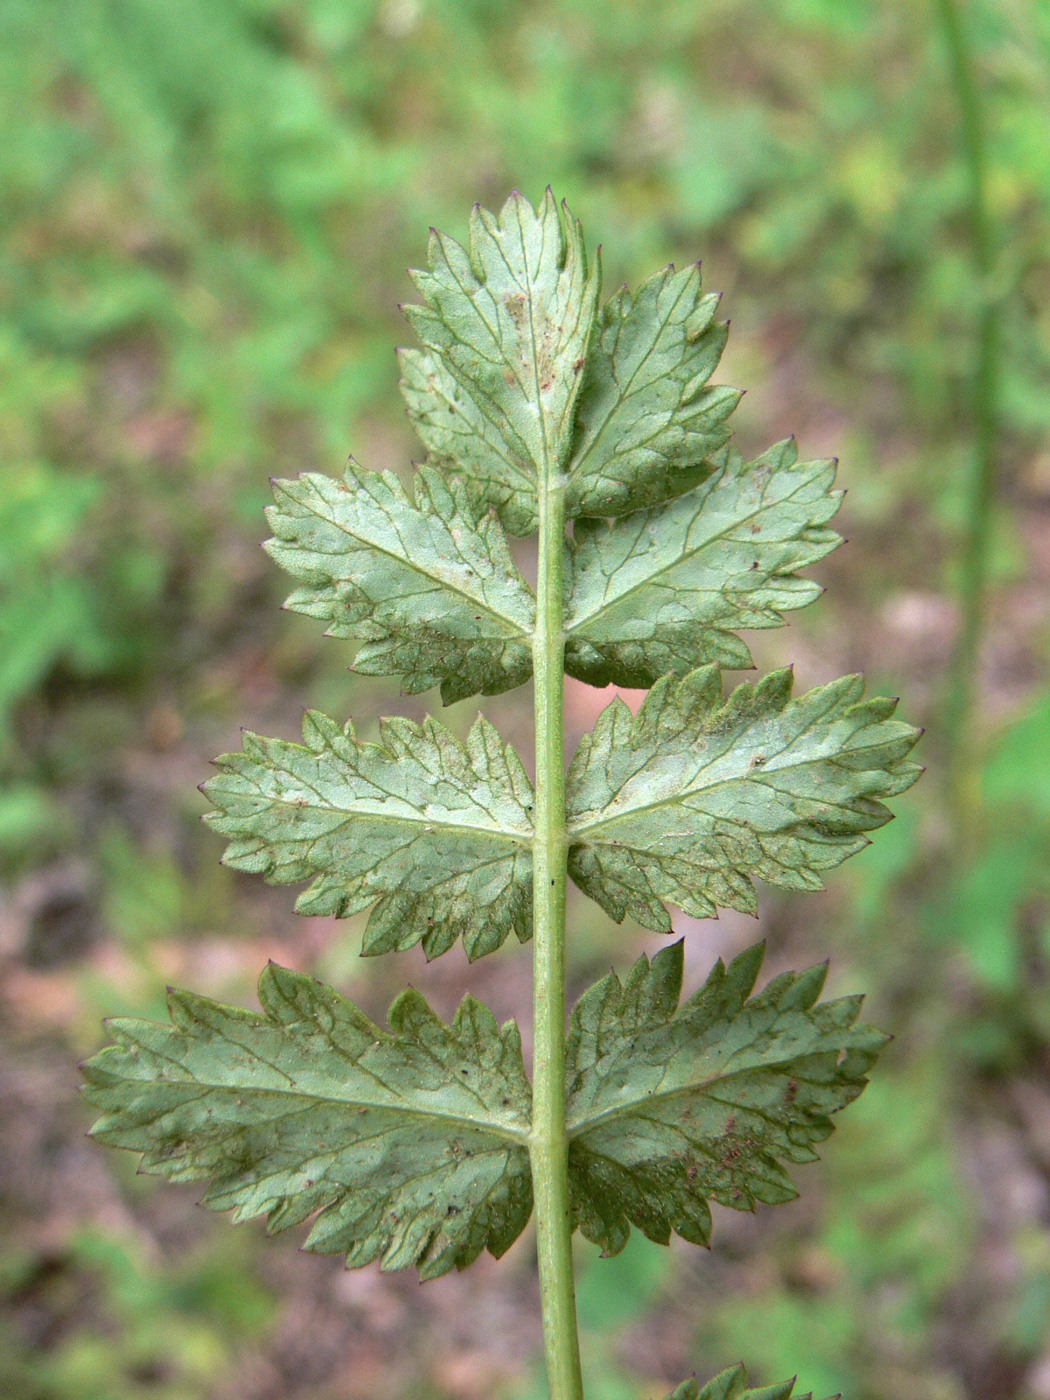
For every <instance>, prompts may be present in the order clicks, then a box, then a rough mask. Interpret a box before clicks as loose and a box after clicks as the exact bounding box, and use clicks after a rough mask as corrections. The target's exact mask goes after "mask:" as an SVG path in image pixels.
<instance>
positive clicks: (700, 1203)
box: [567, 942, 888, 1254]
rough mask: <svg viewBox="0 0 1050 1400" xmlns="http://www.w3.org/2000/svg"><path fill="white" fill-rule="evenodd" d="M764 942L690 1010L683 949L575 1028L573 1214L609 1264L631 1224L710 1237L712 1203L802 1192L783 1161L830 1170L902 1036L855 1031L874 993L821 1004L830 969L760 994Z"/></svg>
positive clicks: (577, 1016) (607, 991)
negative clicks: (827, 1143) (871, 1076)
mask: <svg viewBox="0 0 1050 1400" xmlns="http://www.w3.org/2000/svg"><path fill="white" fill-rule="evenodd" d="M763 951H764V950H763V946H762V945H761V944H758V945H756V946H755V947H753V948H749V949H748V950H747V951H746V952H744V953H741V955H740V956H739V957H738V958H735V959H734V961H733V962H732V963H731V964H730V965H729V967H728V968H726V967H725V966H723V964H722V962H721V961H719V962H718V963H716V965H715V968H714V971H713V972H712V973H711V975H710V977H709V978H708V979H707V982H706V983H705V984H704V986H703V987H702V988H701V989H700V990H699V991H698V992H696V993H695V995H693V996H692V997H690V998H689V1000H688V1001H686V1002H685V1003H684V1004H683V1005H681V1006H679V1004H678V999H679V994H680V992H681V986H682V943H681V942H678V943H676V944H674V945H673V946H672V947H670V948H665V949H663V950H662V951H661V952H660V953H658V954H657V955H656V957H655V958H653V960H652V963H651V964H650V962H649V960H648V958H646V957H644V956H643V957H641V958H640V959H639V960H638V962H637V963H635V965H634V968H633V969H632V971H631V973H630V976H629V977H628V979H627V981H626V983H623V984H621V982H620V980H619V978H618V977H617V976H616V974H615V973H610V974H609V976H608V977H606V978H604V979H603V980H602V981H601V982H599V983H598V984H597V985H596V986H594V987H592V988H591V989H590V990H589V991H587V992H585V993H584V995H583V996H582V997H581V998H580V1000H579V1001H578V1002H577V1004H576V1006H575V1007H574V1009H573V1013H572V1018H571V1022H570V1027H569V1044H568V1068H567V1084H568V1109H567V1112H568V1133H569V1174H570V1189H571V1193H572V1208H573V1213H574V1218H575V1221H576V1223H577V1224H578V1226H579V1228H580V1229H581V1230H582V1232H583V1234H584V1235H585V1236H586V1237H587V1239H589V1240H592V1241H593V1242H594V1243H596V1244H599V1245H601V1246H602V1249H603V1250H604V1251H605V1252H606V1253H607V1254H613V1253H616V1252H617V1251H618V1250H620V1249H622V1248H623V1246H624V1245H625V1244H626V1242H627V1239H628V1237H629V1235H630V1232H631V1231H630V1227H631V1225H634V1226H636V1227H637V1228H638V1229H639V1230H641V1231H642V1232H643V1234H645V1235H646V1236H647V1237H648V1238H649V1239H651V1240H655V1241H657V1242H658V1243H660V1244H666V1243H667V1242H668V1240H669V1239H670V1237H671V1234H672V1232H674V1233H675V1234H678V1235H681V1236H682V1238H683V1239H687V1240H691V1241H692V1242H693V1243H694V1244H701V1245H707V1244H708V1243H709V1242H710V1237H711V1213H710V1209H709V1207H708V1201H709V1200H715V1201H718V1202H720V1203H721V1204H722V1205H725V1206H732V1207H733V1208H734V1209H737V1210H754V1209H755V1205H756V1203H758V1202H764V1203H766V1204H770V1205H775V1204H777V1203H779V1202H782V1201H789V1200H792V1199H794V1197H795V1195H796V1194H797V1193H796V1191H795V1188H794V1186H793V1184H792V1181H791V1178H790V1177H789V1175H788V1173H787V1171H786V1170H785V1167H784V1165H783V1163H785V1162H788V1163H798V1162H812V1161H815V1160H816V1156H817V1154H816V1152H815V1151H814V1150H813V1144H814V1143H818V1142H823V1140H824V1139H825V1138H826V1137H828V1135H829V1134H830V1133H831V1131H832V1123H831V1119H830V1117H829V1115H830V1114H832V1113H837V1112H838V1111H839V1110H840V1109H842V1108H844V1107H845V1106H846V1105H847V1104H848V1103H851V1102H852V1101H853V1100H854V1099H855V1098H856V1097H857V1095H858V1094H859V1093H860V1092H861V1090H862V1089H863V1088H864V1085H865V1084H866V1083H867V1080H866V1079H865V1078H864V1076H865V1074H866V1073H867V1071H868V1070H869V1069H870V1068H871V1065H872V1064H873V1063H874V1060H875V1056H876V1054H877V1053H878V1051H879V1049H880V1048H881V1047H882V1045H884V1044H885V1042H886V1040H887V1039H888V1037H886V1036H884V1035H883V1034H882V1033H881V1032H880V1031H876V1030H874V1029H872V1028H871V1027H867V1026H857V1025H856V1024H855V1023H856V1020H857V1016H858V1014H859V1011H860V1003H861V998H860V997H844V998H841V999H839V1000H836V1001H825V1002H819V1003H818V1002H817V998H818V996H819V995H820V991H821V988H822V987H823V985H824V977H825V974H826V971H827V968H826V966H822V967H815V968H810V969H809V970H808V971H807V972H802V973H793V972H789V973H785V974H783V975H782V976H780V977H777V978H775V979H774V980H773V981H772V982H770V983H769V985H768V986H767V987H766V988H765V990H764V991H763V992H761V993H760V994H759V995H758V996H755V997H751V998H750V1000H749V999H748V998H749V997H750V993H751V991H752V988H753V987H754V984H755V978H756V976H757V975H758V969H759V967H760V965H761V962H762V954H763Z"/></svg>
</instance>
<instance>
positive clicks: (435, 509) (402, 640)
mask: <svg viewBox="0 0 1050 1400" xmlns="http://www.w3.org/2000/svg"><path fill="white" fill-rule="evenodd" d="M274 495H275V497H276V500H277V504H276V505H275V506H271V507H270V508H269V509H268V510H267V517H268V519H269V522H270V526H271V528H272V530H273V532H274V538H273V539H272V540H269V541H268V542H267V545H266V548H267V550H268V552H269V553H270V554H271V555H272V557H273V558H274V559H275V560H276V561H277V563H278V564H280V566H281V567H282V568H283V569H285V570H287V572H288V573H290V574H292V575H293V576H294V577H295V578H297V579H299V580H300V581H301V584H302V586H301V587H300V588H298V589H297V590H296V591H295V592H294V593H293V594H292V595H291V597H290V598H289V599H288V600H287V603H286V604H285V606H286V607H288V608H291V609H293V610H294V611H296V612H301V613H306V614H307V615H308V616H310V617H317V618H321V619H322V620H323V621H325V622H327V623H328V624H329V626H328V633H327V635H329V636H334V637H348V638H351V639H353V640H355V641H359V642H362V643H363V645H362V646H361V647H360V648H359V649H358V652H357V657H356V660H355V662H354V668H355V670H357V671H359V672H361V673H363V674H365V675H399V676H401V683H402V687H403V689H404V690H405V691H406V692H407V693H409V694H415V693H417V692H418V691H421V690H427V689H429V688H430V687H431V686H434V685H440V686H441V695H442V699H443V700H444V701H445V703H446V704H451V703H452V702H453V701H455V700H463V699H465V698H466V697H467V696H470V695H477V694H482V695H498V694H499V693H500V692H501V691H504V690H510V689H512V688H513V687H514V686H518V685H521V684H522V683H523V682H524V681H526V680H528V678H529V676H530V675H531V673H532V647H531V637H532V628H533V624H534V621H535V614H536V601H535V599H534V598H533V596H532V593H531V591H530V590H529V587H528V585H527V584H526V583H525V581H524V580H523V579H522V577H521V575H520V574H519V573H518V571H517V569H516V568H515V567H514V561H513V560H512V558H511V555H510V551H509V549H508V548H507V542H506V539H505V538H504V535H503V532H502V530H501V529H500V527H499V525H498V523H497V522H496V521H495V520H494V519H493V518H492V517H491V516H489V515H487V514H486V515H483V516H482V517H481V518H480V519H478V518H477V516H476V512H475V511H474V509H473V508H472V507H471V506H470V504H469V503H468V501H467V498H466V493H465V491H464V488H463V487H462V485H460V484H458V483H455V482H448V481H446V480H445V479H444V478H443V477H442V476H441V475H440V474H439V473H438V472H435V471H433V470H429V469H427V468H424V469H423V470H422V471H421V472H420V473H419V475H418V476H417V478H416V483H415V499H414V500H413V499H411V498H410V497H409V496H408V494H407V493H406V491H405V489H404V487H403V486H402V485H401V483H400V481H399V480H398V479H397V477H396V476H394V475H393V473H391V472H384V473H382V474H380V473H378V472H371V471H366V470H365V469H363V468H362V467H359V466H358V465H357V464H356V463H351V464H350V467H349V469H348V470H347V472H346V475H345V477H344V478H343V480H342V481H334V480H332V479H331V478H330V477H326V476H322V475H320V474H318V473H314V472H311V473H308V474H305V475H303V476H300V477H299V479H298V480H297V481H276V482H274Z"/></svg>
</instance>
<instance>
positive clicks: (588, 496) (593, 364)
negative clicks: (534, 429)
mask: <svg viewBox="0 0 1050 1400" xmlns="http://www.w3.org/2000/svg"><path fill="white" fill-rule="evenodd" d="M717 306H718V296H717V294H714V295H710V294H708V295H705V294H704V293H702V291H701V287H700V269H699V266H697V265H695V264H694V265H692V266H690V267H685V268H682V269H681V271H678V272H676V271H675V269H674V268H673V267H668V268H666V269H664V271H662V272H658V273H656V274H655V275H654V276H652V277H650V278H649V279H648V281H646V282H644V283H643V284H642V286H641V287H639V289H638V291H637V292H635V293H634V294H633V295H632V294H631V293H630V292H629V291H628V290H627V288H626V287H624V288H623V289H622V290H621V291H619V292H618V293H617V294H616V295H615V296H614V297H612V298H611V299H610V300H609V301H608V302H607V303H606V305H605V306H604V307H603V308H602V310H601V312H600V314H599V316H598V318H597V323H596V325H595V328H594V334H593V337H592V340H591V344H590V348H589V351H588V354H587V360H586V364H585V366H584V369H583V376H582V384H581V387H580V397H579V403H578V405H577V410H576V422H575V433H574V441H573V451H572V456H571V459H570V462H569V483H568V493H567V496H566V511H567V514H568V516H569V518H570V519H573V518H575V517H576V516H614V515H625V514H627V513H628V512H630V511H635V510H639V509H641V508H642V507H645V506H653V505H656V504H658V503H659V502H661V501H665V500H668V499H670V498H671V497H673V496H677V495H679V494H680V493H681V492H683V491H687V490H688V489H689V488H690V487H691V486H695V485H696V484H697V482H698V481H701V480H702V479H703V478H704V477H705V476H706V475H707V474H708V473H709V472H710V471H711V470H712V469H713V464H712V462H711V461H710V458H711V457H712V454H713V453H715V452H717V450H718V449H719V448H720V447H722V446H723V445H724V443H725V442H726V440H727V439H728V437H729V429H728V428H727V427H726V419H727V418H728V417H729V415H730V414H731V413H732V411H733V409H734V408H735V407H736V405H737V404H738V403H739V401H740V393H739V391H738V390H736V389H730V388H726V387H724V386H717V387H712V386H711V385H709V383H708V381H709V379H710V377H711V375H712V373H713V372H714V370H715V368H716V366H717V365H718V361H719V357H720V356H721V354H722V350H723V349H724V347H725V343H726V337H727V335H728V333H729V327H728V325H726V324H725V323H724V322H719V321H715V319H714V314H715V310H716V308H717Z"/></svg>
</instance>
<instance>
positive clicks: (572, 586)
mask: <svg viewBox="0 0 1050 1400" xmlns="http://www.w3.org/2000/svg"><path fill="white" fill-rule="evenodd" d="M722 456H723V458H724V460H723V464H722V465H721V466H720V467H719V468H718V469H717V470H716V471H715V473H714V475H712V476H711V477H709V478H708V480H707V481H705V482H704V483H703V485H701V486H698V487H697V488H696V489H695V490H693V491H690V492H689V493H688V494H686V495H684V496H680V497H678V499H677V500H674V501H671V502H669V503H668V504H666V505H663V506H660V507H658V508H656V509H654V510H647V511H636V512H635V513H634V514H633V515H628V516H625V517H624V518H622V519H620V520H611V521H607V520H602V521H593V520H580V521H577V522H576V527H575V538H574V542H573V545H572V549H571V556H570V557H571V561H572V564H571V574H570V581H569V585H568V592H569V604H568V617H567V620H566V649H565V669H566V671H567V672H568V673H569V675H571V676H576V677H577V678H578V679H579V680H584V681H589V682H590V683H591V684H592V685H610V684H612V685H625V686H640V687H646V688H647V687H649V686H651V685H653V684H654V683H655V682H656V680H657V679H658V678H659V677H660V676H662V675H665V674H666V673H667V672H669V671H670V672H673V673H674V674H675V675H678V676H681V675H684V674H685V673H686V672H687V671H691V670H692V669H693V668H694V667H696V666H701V665H705V664H708V663H712V662H713V663H716V664H718V665H720V666H728V667H732V668H734V669H739V668H746V667H749V666H751V665H752V660H751V653H750V651H749V650H748V648H747V646H746V645H745V643H744V642H742V641H741V640H740V638H739V637H737V636H736V635H735V633H734V632H732V631H730V630H729V629H731V628H738V627H756V628H757V627H779V626H780V625H781V623H782V622H783V619H782V617H781V615H780V613H781V611H782V610H787V609H791V608H801V607H805V605H806V604H807V603H810V602H812V601H813V599H814V598H816V597H817V596H818V595H819V594H820V592H821V589H820V586H819V585H818V584H815V583H812V582H810V580H809V579H802V578H799V577H798V575H797V572H796V571H797V570H799V569H804V568H806V567H807V566H808V565H810V564H814V563H816V562H817V560H818V559H823V557H824V556H825V555H826V554H829V553H830V552H831V551H832V550H833V549H834V548H835V547H836V546H837V545H838V544H840V543H841V539H840V537H839V536H838V535H837V534H836V533H835V532H834V530H830V529H828V528H826V526H827V522H828V521H829V520H830V519H831V517H832V516H833V515H834V514H835V512H836V511H837V510H838V508H839V503H840V499H841V493H840V492H836V491H832V489H831V487H832V483H833V481H834V479H835V463H834V462H832V461H818V462H799V461H798V460H797V457H798V452H797V450H796V447H795V444H794V441H793V440H791V439H788V440H787V441H785V442H780V443H777V444H776V446H775V447H771V448H770V449H769V450H768V451H767V452H764V453H763V454H762V456H761V457H758V458H756V460H755V461H753V462H747V463H745V462H744V461H743V460H742V459H741V457H740V454H739V453H738V452H735V451H729V452H726V453H724V454H722Z"/></svg>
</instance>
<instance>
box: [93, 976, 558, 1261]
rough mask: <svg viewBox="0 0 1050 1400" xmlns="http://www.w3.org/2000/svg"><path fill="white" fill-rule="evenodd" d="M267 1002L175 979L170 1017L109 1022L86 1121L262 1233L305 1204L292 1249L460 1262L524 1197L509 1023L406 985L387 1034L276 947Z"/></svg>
mask: <svg viewBox="0 0 1050 1400" xmlns="http://www.w3.org/2000/svg"><path fill="white" fill-rule="evenodd" d="M259 1000H260V1002H261V1004H262V1007H263V1014H259V1013H257V1012H248V1011H242V1010H239V1009H237V1008H234V1007H229V1006H222V1005H220V1004H219V1003H217V1002H214V1001H209V1000H208V999H206V998H204V997H197V996H191V995H190V994H189V993H186V992H172V993H171V995H170V997H169V1010H170V1014H171V1019H172V1022H173V1024H172V1025H170V1026H169V1025H159V1024H156V1023H154V1022H151V1021H139V1020H117V1021H113V1022H110V1023H109V1029H110V1031H111V1032H112V1034H113V1036H114V1038H115V1040H116V1044H115V1045H112V1046H108V1047H107V1048H106V1049H104V1050H102V1051H101V1052H100V1053H99V1054H97V1055H96V1056H94V1058H93V1059H91V1060H89V1061H88V1062H87V1064H86V1065H85V1066H84V1073H85V1076H86V1078H87V1089H86V1094H87V1097H88V1099H89V1100H90V1101H91V1102H92V1103H94V1104H95V1105H97V1106H98V1107H99V1108H101V1109H102V1110H103V1111H104V1113H103V1117H102V1118H100V1119H99V1121H98V1122H97V1123H96V1125H95V1127H94V1129H93V1130H92V1131H93V1135H94V1136H95V1137H96V1138H98V1139H99V1141H101V1142H104V1143H108V1144H109V1145H110V1146H113V1147H124V1148H130V1149H132V1150H134V1151H137V1152H142V1153H143V1154H144V1156H143V1159H142V1169H143V1170H144V1171H147V1172H154V1173H158V1174H161V1175H163V1176H166V1177H168V1178H169V1179H170V1180H172V1181H180V1182H188V1181H201V1180H210V1181H211V1185H210V1186H209V1187H208V1190H207V1192H206V1193H205V1195H204V1198H203V1204H204V1205H206V1206H208V1207H209V1208H210V1209H212V1210H220V1211H223V1210H232V1211H233V1212H234V1220H235V1221H241V1220H248V1219H252V1218H254V1217H256V1216H261V1215H265V1216H267V1221H268V1229H269V1230H270V1231H271V1232H276V1231H279V1230H284V1229H287V1228H288V1227H289V1226H292V1225H298V1224H301V1223H302V1222H303V1221H305V1220H306V1219H307V1218H308V1217H310V1216H315V1217H316V1218H315V1219H314V1221H313V1224H312V1228H311V1230H310V1233H309V1236H308V1238H307V1240H306V1244H305V1248H307V1249H310V1250H314V1251H315V1252H317V1253H321V1254H340V1253H345V1254H346V1260H347V1266H348V1267H351V1268H355V1267H358V1266H360V1265H363V1264H368V1263H371V1262H372V1261H373V1260H376V1259H378V1260H379V1261H380V1262H381V1265H382V1267H383V1268H384V1269H399V1268H405V1267H407V1266H409V1265H412V1264H415V1265H416V1266H417V1267H418V1269H419V1272H420V1275H421V1276H422V1277H423V1278H434V1277H436V1276H437V1275H439V1274H443V1273H447V1272H448V1270H450V1269H452V1268H459V1269H462V1268H465V1267H466V1266H467V1265H468V1264H470V1263H471V1262H472V1261H473V1260H474V1259H476V1258H477V1257H478V1255H479V1254H480V1253H481V1252H482V1250H484V1249H488V1250H489V1251H490V1252H491V1253H493V1254H495V1255H497V1256H498V1255H500V1254H502V1253H504V1251H505V1250H507V1249H508V1248H509V1247H510V1245H511V1244H512V1243H513V1242H514V1240H515V1239H516V1238H517V1237H518V1235H519V1234H520V1233H521V1231H522V1230H523V1229H524V1228H525V1225H526V1223H527V1221H528V1219H529V1215H530V1213H531V1210H532V1181H531V1176H530V1173H529V1160H528V1151H527V1148H526V1147H525V1145H524V1141H525V1138H526V1136H527V1133H528V1125H529V1112H530V1102H531V1089H530V1086H529V1082H528V1079H527V1077H526V1075H525V1067H524V1064H523V1062H522V1057H521V1039H520V1036H519V1034H518V1029H517V1027H516V1026H515V1025H514V1024H513V1023H508V1024H507V1025H506V1026H504V1027H503V1028H502V1029H501V1028H499V1027H498V1026H497V1025H496V1022H495V1020H494V1018H493V1017H492V1015H491V1013H490V1012H489V1011H488V1010H486V1008H485V1007H484V1006H482V1005H481V1003H480V1002H477V1001H475V1000H474V998H472V997H466V998H465V999H464V1001H463V1002H462V1004H461V1005H460V1008H459V1011H458V1012H457V1014H456V1017H455V1019H454V1021H453V1022H452V1024H451V1025H447V1024H446V1023H445V1022H444V1021H442V1020H441V1019H440V1018H439V1017H438V1016H436V1015H435V1014H434V1013H433V1012H432V1011H431V1010H430V1008H429V1007H428V1006H427V1004H426V1002H425V1001H424V1000H423V998H422V997H421V996H420V995H419V993H418V992H415V991H413V990H411V989H410V990H409V991H406V992H404V993H402V995H401V996H400V997H399V998H398V1000H397V1001H396V1002H395V1003H394V1005H393V1007H392V1008H391V1012H390V1024H391V1027H392V1030H393V1034H388V1033H386V1032H384V1031H382V1030H380V1029H379V1028H378V1027H377V1026H375V1025H373V1024H372V1022H371V1021H369V1019H368V1018H367V1017H366V1016H365V1015H364V1014H363V1013H362V1012H361V1011H359V1010H358V1009H357V1007H355V1006H354V1005H353V1004H352V1003H351V1002H349V1001H347V1000H346V999H345V998H344V997H341V996H339V995H338V993H336V992H334V991H332V990H331V989H330V988H328V987H324V986H322V985H321V984H320V983H319V982H315V981H314V980H313V979H312V978H310V977H305V976H303V975H302V974H301V973H297V972H291V971H289V970H288V969H286V968H281V967H276V966H274V965H273V964H271V965H270V966H269V967H268V968H267V969H266V970H265V971H264V973H263V975H262V977H261V978H260V982H259Z"/></svg>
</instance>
